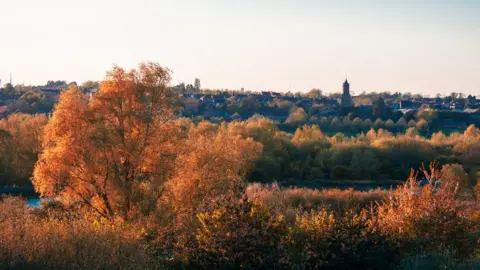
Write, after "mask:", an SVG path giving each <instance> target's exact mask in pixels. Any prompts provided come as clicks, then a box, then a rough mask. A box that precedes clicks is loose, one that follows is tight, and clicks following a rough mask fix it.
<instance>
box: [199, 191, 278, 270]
mask: <svg viewBox="0 0 480 270" xmlns="http://www.w3.org/2000/svg"><path fill="white" fill-rule="evenodd" d="M198 219H199V221H200V224H201V225H200V226H199V228H198V230H197V234H196V240H197V247H196V249H195V250H193V251H191V252H190V256H191V257H190V259H192V260H193V261H194V262H198V263H200V264H201V265H202V266H203V267H207V269H209V268H219V267H220V268H222V267H225V268H228V269H230V268H237V267H239V268H246V269H264V268H274V267H275V266H278V263H279V259H280V256H281V255H282V249H281V246H280V245H279V243H280V242H281V239H282V237H283V236H284V235H285V233H286V224H285V220H284V217H283V216H282V215H276V214H274V213H273V212H272V211H270V210H269V209H268V208H267V207H265V206H264V205H262V204H261V203H257V202H251V201H248V200H247V199H246V198H245V197H244V198H243V199H241V200H240V201H238V200H237V199H235V198H231V199H230V202H229V203H228V204H227V205H225V206H221V207H219V208H218V209H216V210H214V211H213V212H209V213H201V214H199V215H198Z"/></svg>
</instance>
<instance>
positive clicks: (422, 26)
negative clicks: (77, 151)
mask: <svg viewBox="0 0 480 270" xmlns="http://www.w3.org/2000/svg"><path fill="white" fill-rule="evenodd" d="M4 2H5V3H2V10H3V11H4V12H3V14H2V16H1V17H0V25H1V26H2V27H1V31H2V36H3V37H5V38H6V39H5V40H4V41H3V42H2V43H1V44H0V77H1V78H2V79H3V82H6V81H8V77H9V74H10V72H11V73H13V81H14V83H18V84H20V83H22V82H24V83H25V84H27V85H43V84H45V82H46V81H47V80H66V81H77V82H79V83H81V82H83V81H86V80H101V79H102V77H103V75H104V70H105V67H108V66H111V65H112V64H114V63H116V64H119V65H120V66H123V67H134V66H135V65H136V63H138V62H140V61H144V60H153V61H158V62H160V63H162V64H163V65H165V66H167V67H169V68H170V69H171V70H172V71H173V72H174V73H173V80H172V84H178V83H180V82H185V83H192V82H193V80H194V78H201V79H202V86H203V87H205V88H210V89H225V88H228V89H240V88H245V89H251V90H257V91H260V90H272V91H279V92H287V91H289V90H290V91H292V92H296V91H303V92H306V91H308V90H310V89H312V88H320V89H322V90H323V91H324V92H339V91H341V87H340V83H341V82H343V81H344V79H345V75H348V78H349V81H351V82H352V83H353V85H354V87H352V92H353V93H354V94H359V93H360V92H362V91H392V92H396V91H399V92H412V93H421V94H424V95H430V96H435V94H436V93H441V94H449V93H451V92H461V93H465V94H467V95H468V94H472V95H475V94H477V93H478V90H479V89H480V83H479V80H478V72H479V70H480V68H479V63H480V52H479V50H478V45H479V44H480V4H479V2H478V1H471V0H459V1H424V2H423V3H418V1H410V0H409V1H388V2H384V1H335V3H328V1H310V0H303V1H290V0H282V1H270V0H265V1H229V2H225V1H219V0H209V1H202V2H201V3H200V2H198V1H193V0H183V1H169V0H162V1H151V0H140V1H135V2H133V1H125V0H122V1H113V0H106V1H93V0H85V1H78V2H77V1H76V2H72V1H61V0H46V1H33V0H18V1H4Z"/></svg>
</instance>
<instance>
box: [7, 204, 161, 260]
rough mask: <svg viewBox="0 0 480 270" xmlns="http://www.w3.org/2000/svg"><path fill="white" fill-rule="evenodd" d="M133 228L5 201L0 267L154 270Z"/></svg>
mask: <svg viewBox="0 0 480 270" xmlns="http://www.w3.org/2000/svg"><path fill="white" fill-rule="evenodd" d="M138 233H140V231H136V230H135V229H134V228H133V227H132V225H129V224H122V223H120V222H111V221H105V220H101V219H96V218H94V217H89V216H88V215H87V216H85V215H76V214H73V215H69V214H59V213H58V212H56V211H55V210H45V211H44V212H42V213H38V212H35V211H34V210H31V209H27V208H26V207H25V201H24V200H22V199H19V198H13V197H7V198H4V199H3V200H2V202H0V269H155V268H160V265H157V264H154V263H153V262H152V258H151V257H150V256H149V255H148V254H147V252H146V249H145V246H144V245H143V244H142V243H141V241H139V240H138V237H137V236H138V235H136V234H138Z"/></svg>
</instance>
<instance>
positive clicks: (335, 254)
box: [283, 208, 396, 269]
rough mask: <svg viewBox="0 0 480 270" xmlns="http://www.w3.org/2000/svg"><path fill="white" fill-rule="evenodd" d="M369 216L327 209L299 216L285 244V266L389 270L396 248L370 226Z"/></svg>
mask: <svg viewBox="0 0 480 270" xmlns="http://www.w3.org/2000/svg"><path fill="white" fill-rule="evenodd" d="M369 216H370V215H369V213H368V212H367V211H365V210H358V209H353V208H352V209H348V210H345V211H344V212H332V211H329V210H327V209H325V208H323V209H319V210H311V211H310V212H303V213H299V214H298V215H297V218H296V222H295V224H294V225H293V226H290V227H289V233H288V235H287V237H285V239H284V242H283V245H284V248H285V250H286V252H285V257H284V260H283V263H284V265H285V266H287V267H286V268H289V269H290V268H295V269H386V268H387V267H389V266H390V265H391V264H392V263H394V262H395V261H396V258H395V255H396V252H395V248H394V247H393V246H392V245H391V244H390V242H388V241H387V239H386V238H385V237H382V236H379V235H377V234H375V232H374V231H372V230H371V229H370V228H369V227H368V225H367V224H368V221H369V219H370V218H369Z"/></svg>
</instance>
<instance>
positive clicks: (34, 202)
mask: <svg viewBox="0 0 480 270" xmlns="http://www.w3.org/2000/svg"><path fill="white" fill-rule="evenodd" d="M27 206H28V207H33V208H40V207H41V206H42V199H39V198H36V199H28V200H27Z"/></svg>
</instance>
